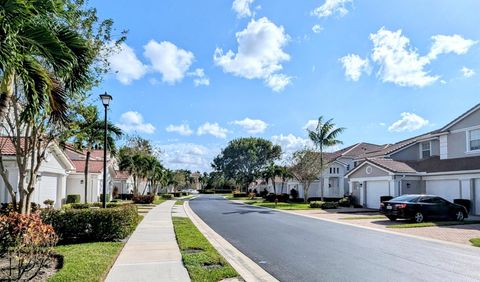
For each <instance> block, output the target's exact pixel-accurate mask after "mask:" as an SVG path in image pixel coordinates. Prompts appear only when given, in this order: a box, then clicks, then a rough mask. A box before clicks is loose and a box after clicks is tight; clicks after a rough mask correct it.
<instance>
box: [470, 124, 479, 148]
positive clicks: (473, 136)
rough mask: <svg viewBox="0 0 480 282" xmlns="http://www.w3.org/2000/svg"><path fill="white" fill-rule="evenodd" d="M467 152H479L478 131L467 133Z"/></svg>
mask: <svg viewBox="0 0 480 282" xmlns="http://www.w3.org/2000/svg"><path fill="white" fill-rule="evenodd" d="M468 136H469V140H468V144H469V147H470V148H469V150H470V151H475V150H480V129H475V130H471V131H469V134H468Z"/></svg>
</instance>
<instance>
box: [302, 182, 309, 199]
mask: <svg viewBox="0 0 480 282" xmlns="http://www.w3.org/2000/svg"><path fill="white" fill-rule="evenodd" d="M302 184H303V202H304V203H305V204H307V203H308V189H310V185H309V183H308V182H304V183H302Z"/></svg>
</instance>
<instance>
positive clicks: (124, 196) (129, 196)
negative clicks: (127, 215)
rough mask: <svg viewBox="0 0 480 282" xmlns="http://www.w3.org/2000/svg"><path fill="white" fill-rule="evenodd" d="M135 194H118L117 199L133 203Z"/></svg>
mask: <svg viewBox="0 0 480 282" xmlns="http://www.w3.org/2000/svg"><path fill="white" fill-rule="evenodd" d="M114 198H115V197H114ZM132 198H133V194H118V195H117V197H116V199H120V200H127V201H131V200H132Z"/></svg>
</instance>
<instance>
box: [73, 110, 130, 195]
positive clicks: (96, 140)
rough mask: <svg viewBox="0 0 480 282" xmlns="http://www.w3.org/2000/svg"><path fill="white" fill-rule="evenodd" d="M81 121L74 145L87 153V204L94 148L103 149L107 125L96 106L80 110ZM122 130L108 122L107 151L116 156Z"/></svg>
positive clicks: (85, 174)
mask: <svg viewBox="0 0 480 282" xmlns="http://www.w3.org/2000/svg"><path fill="white" fill-rule="evenodd" d="M79 113H80V119H79V120H78V121H77V122H76V125H75V127H76V129H75V130H74V134H75V135H74V144H75V147H76V148H77V149H80V150H82V151H84V152H85V155H86V156H85V169H84V186H85V203H87V191H88V173H89V163H90V156H91V154H92V151H93V149H94V148H101V147H103V142H104V140H103V139H104V132H105V124H104V120H103V119H101V118H100V115H99V113H98V108H97V107H95V106H91V105H90V106H85V107H83V106H82V107H80V108H79ZM122 134H123V133H122V130H121V129H120V128H119V127H117V126H115V125H114V124H112V123H110V122H108V131H107V150H108V151H109V152H110V154H111V155H115V153H116V146H115V139H118V138H120V137H121V136H122Z"/></svg>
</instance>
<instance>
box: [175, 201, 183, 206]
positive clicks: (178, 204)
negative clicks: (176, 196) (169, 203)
mask: <svg viewBox="0 0 480 282" xmlns="http://www.w3.org/2000/svg"><path fill="white" fill-rule="evenodd" d="M184 202H185V201H184V200H176V201H175V205H176V206H183V203H184Z"/></svg>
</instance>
